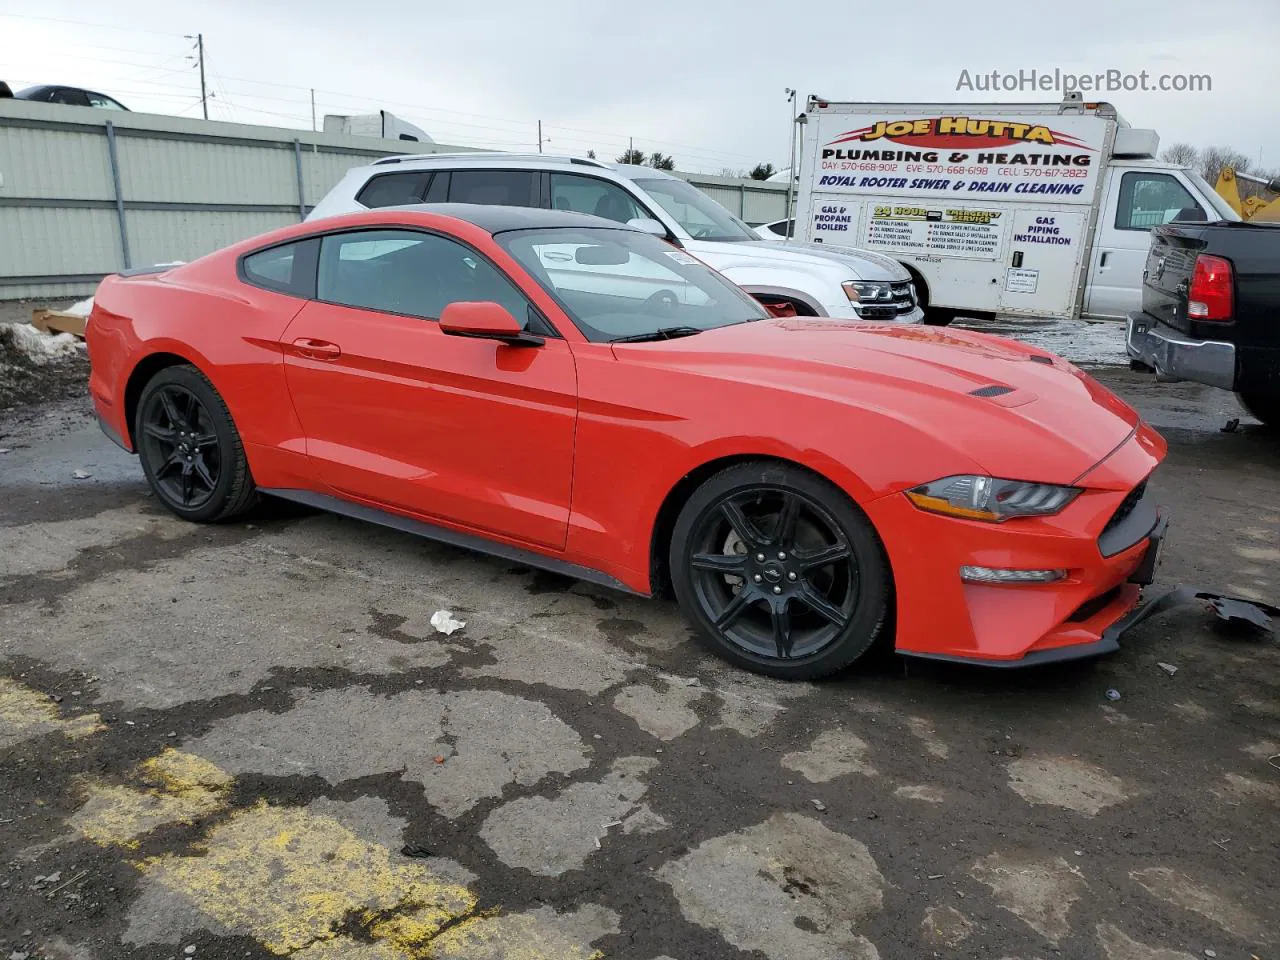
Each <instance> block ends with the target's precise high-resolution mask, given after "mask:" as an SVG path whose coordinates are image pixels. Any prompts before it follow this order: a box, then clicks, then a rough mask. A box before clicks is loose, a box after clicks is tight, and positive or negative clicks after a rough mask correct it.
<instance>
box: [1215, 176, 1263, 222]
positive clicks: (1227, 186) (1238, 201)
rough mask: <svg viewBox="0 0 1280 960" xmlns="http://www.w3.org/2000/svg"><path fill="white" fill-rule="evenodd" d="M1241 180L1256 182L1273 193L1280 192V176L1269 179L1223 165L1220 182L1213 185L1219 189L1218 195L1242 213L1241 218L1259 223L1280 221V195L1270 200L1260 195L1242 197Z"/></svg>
mask: <svg viewBox="0 0 1280 960" xmlns="http://www.w3.org/2000/svg"><path fill="white" fill-rule="evenodd" d="M1239 180H1244V181H1246V182H1247V183H1256V184H1258V185H1259V186H1261V187H1264V188H1265V189H1267V190H1268V191H1270V192H1271V193H1274V194H1280V177H1276V178H1275V179H1274V180H1268V179H1267V178H1266V177H1255V176H1253V175H1252V174H1249V173H1236V171H1235V169H1234V168H1232V167H1223V168H1222V171H1221V172H1220V173H1219V174H1218V182H1217V183H1216V184H1214V187H1213V188H1214V189H1215V190H1217V191H1218V196H1220V197H1222V199H1223V200H1225V201H1227V203H1228V204H1229V205H1230V207H1231V209H1232V210H1234V211H1235V212H1236V213H1238V214H1240V217H1241V219H1243V220H1253V221H1256V222H1257V223H1280V196H1276V197H1272V198H1271V199H1270V200H1264V199H1263V198H1262V197H1258V196H1254V197H1241V196H1240V186H1239V184H1238V183H1237V181H1239Z"/></svg>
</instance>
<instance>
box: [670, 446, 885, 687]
mask: <svg viewBox="0 0 1280 960" xmlns="http://www.w3.org/2000/svg"><path fill="white" fill-rule="evenodd" d="M691 507H692V510H691V509H690V508H691ZM671 564H672V580H673V584H674V586H675V589H676V595H677V597H678V598H679V599H680V602H681V606H682V608H683V609H684V611H685V614H686V615H687V616H689V617H690V619H692V620H693V621H694V622H695V624H697V625H698V626H699V627H700V632H701V633H702V635H703V636H704V638H706V639H708V640H709V641H710V644H711V646H712V648H713V650H714V651H715V652H716V653H718V654H720V655H721V656H724V657H726V658H727V659H729V660H731V661H734V662H736V663H739V664H741V665H743V666H746V667H748V668H749V669H752V670H756V671H758V672H761V673H766V674H769V675H770V676H776V677H782V678H786V679H808V678H813V677H818V676H822V675H824V674H827V673H832V672H835V671H836V670H839V669H841V668H843V667H845V666H847V665H848V664H850V663H852V662H853V661H854V660H856V659H857V658H858V657H859V656H861V655H862V654H863V653H865V652H866V650H867V649H869V648H870V647H871V645H872V644H873V643H874V641H875V640H876V638H877V636H878V634H879V633H880V630H881V627H882V625H883V623H884V620H885V618H886V613H887V610H888V596H889V593H890V591H889V588H888V583H887V564H886V562H885V560H884V555H883V551H882V549H881V548H880V544H879V541H878V538H877V537H876V535H875V532H874V530H872V529H871V525H870V523H869V522H868V521H867V520H866V518H865V516H863V515H862V513H861V511H859V510H858V509H857V507H856V506H855V505H854V504H853V503H852V502H851V501H850V500H849V499H848V497H846V496H845V495H844V494H843V493H842V492H840V491H839V490H837V489H836V488H834V487H832V486H831V485H830V484H827V483H826V482H825V481H823V480H821V479H820V478H818V477H815V476H813V475H812V474H809V473H807V472H806V471H803V470H801V469H799V468H795V467H791V466H788V465H781V464H777V465H775V464H744V465H740V466H737V467H731V468H729V469H728V470H726V471H724V472H722V473H721V474H718V475H717V476H716V477H713V478H712V479H711V480H709V481H708V482H707V483H706V484H705V485H704V486H703V487H702V488H700V489H699V490H698V491H697V492H696V493H695V494H694V496H693V498H691V500H690V502H689V504H688V505H686V507H685V510H684V511H683V512H682V514H681V517H680V519H679V520H678V521H677V524H676V535H675V537H674V538H673V544H672V550H671Z"/></svg>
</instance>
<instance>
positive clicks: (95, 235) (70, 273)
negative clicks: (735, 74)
mask: <svg viewBox="0 0 1280 960" xmlns="http://www.w3.org/2000/svg"><path fill="white" fill-rule="evenodd" d="M471 149H473V148H470V147H466V146H446V145H444V144H434V145H426V144H421V143H408V142H404V141H398V140H379V139H374V138H369V137H351V136H345V135H339V134H330V133H313V132H311V131H305V130H291V129H286V128H281V127H259V126H252V125H248V124H236V123H223V122H217V121H207V120H190V119H186V118H182V117H167V116H159V115H153V114H137V113H121V112H116V111H106V110H95V109H92V108H89V107H70V106H64V105H58V104H41V103H30V102H26V101H19V100H0V299H20V298H49V299H54V298H59V297H68V296H82V295H84V294H87V293H91V292H92V291H93V289H94V287H95V286H96V284H97V282H98V280H100V279H101V278H102V277H103V276H104V275H105V274H107V273H111V272H112V271H115V270H119V269H121V268H125V267H131V266H145V265H149V264H155V263H167V262H172V261H175V260H192V259H195V258H196V257H200V256H203V255H204V254H206V253H209V252H211V251H213V250H216V249H218V248H219V247H222V246H225V245H227V244H229V243H234V242H236V241H238V240H242V239H244V238H245V237H250V236H253V235H255V234H258V233H262V232H263V231H266V230H270V229H273V228H275V227H280V226H284V225H286V224H289V223H296V222H297V221H298V220H300V219H301V218H302V217H304V216H305V215H306V212H307V211H308V210H309V209H310V208H311V207H313V206H314V205H315V204H316V203H318V202H319V200H320V199H321V198H322V197H323V196H324V195H325V194H326V193H327V192H328V191H329V189H330V188H331V187H332V186H333V185H334V184H335V183H337V182H338V180H339V179H340V178H341V177H342V175H343V174H344V173H345V172H346V171H347V170H348V169H350V168H351V167H354V166H360V165H362V164H366V163H368V162H369V161H370V160H371V159H373V158H376V157H382V156H387V155H388V154H393V153H423V152H451V153H457V152H463V151H468V150H471ZM679 175H680V176H682V177H684V178H685V179H686V180H688V181H689V182H691V183H693V184H694V185H695V186H698V187H700V188H701V189H703V190H705V191H706V192H707V193H708V194H709V195H711V196H712V197H714V198H715V199H716V200H717V201H719V202H720V203H721V204H722V205H724V206H725V207H727V208H728V209H729V210H730V211H732V212H733V213H735V214H737V215H738V216H740V217H742V219H744V220H746V221H747V222H748V223H763V222H767V221H770V220H776V219H781V218H782V216H783V215H784V212H785V207H786V187H785V185H784V184H778V183H764V182H759V181H754V180H737V179H734V178H729V177H714V176H703V175H699V174H686V173H681V174H679Z"/></svg>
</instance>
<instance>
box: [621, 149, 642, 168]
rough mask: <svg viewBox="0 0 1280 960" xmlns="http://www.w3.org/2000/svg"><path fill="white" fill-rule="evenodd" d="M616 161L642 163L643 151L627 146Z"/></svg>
mask: <svg viewBox="0 0 1280 960" xmlns="http://www.w3.org/2000/svg"><path fill="white" fill-rule="evenodd" d="M618 162H619V163H632V164H642V163H644V151H643V150H637V149H636V148H635V147H629V148H628V149H626V150H623V151H622V156H620V157H619V158H618Z"/></svg>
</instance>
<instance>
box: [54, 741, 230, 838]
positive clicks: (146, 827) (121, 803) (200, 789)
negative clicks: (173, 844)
mask: <svg viewBox="0 0 1280 960" xmlns="http://www.w3.org/2000/svg"><path fill="white" fill-rule="evenodd" d="M135 775H136V776H137V777H138V779H140V780H141V781H142V782H143V784H144V786H143V787H142V788H141V789H138V788H134V787H127V786H119V785H117V784H105V783H97V782H94V783H90V784H88V785H87V786H86V787H85V791H86V794H87V799H86V801H85V803H84V806H82V807H81V808H80V809H79V810H77V811H76V812H75V813H74V814H73V815H72V817H71V826H72V827H74V828H75V829H76V830H79V831H80V832H81V833H82V834H84V836H86V837H88V838H89V839H90V840H93V841H94V842H95V843H100V844H103V845H116V846H123V847H137V846H138V843H139V840H140V839H141V838H142V837H143V836H144V835H146V834H148V833H150V832H151V831H152V830H154V829H155V828H156V827H160V826H165V825H168V824H174V823H188V824H189V823H195V821H196V820H198V819H200V818H201V817H206V816H208V815H209V814H212V813H216V812H218V811H219V810H220V809H222V807H223V806H224V805H225V804H226V800H227V793H228V791H229V790H230V789H231V783H232V778H231V777H230V776H229V775H228V774H226V773H224V772H223V771H222V770H220V769H218V768H217V767H215V766H214V765H213V764H212V763H209V762H208V761H207V760H202V759H201V758H200V757H197V756H194V755H192V754H189V753H182V752H181V751H178V750H165V751H164V752H163V753H162V754H160V755H159V756H158V757H152V758H151V759H150V760H146V761H144V762H143V763H141V764H139V765H138V768H137V770H136V771H135Z"/></svg>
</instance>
